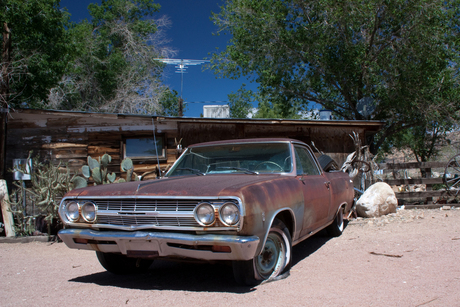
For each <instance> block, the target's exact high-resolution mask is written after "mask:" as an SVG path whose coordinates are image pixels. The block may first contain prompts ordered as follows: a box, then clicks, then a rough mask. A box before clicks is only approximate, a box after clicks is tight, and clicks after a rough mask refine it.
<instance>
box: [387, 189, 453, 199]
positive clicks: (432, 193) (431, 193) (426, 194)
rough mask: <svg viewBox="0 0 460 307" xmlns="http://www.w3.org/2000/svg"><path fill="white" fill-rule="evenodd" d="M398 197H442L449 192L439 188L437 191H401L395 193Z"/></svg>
mask: <svg viewBox="0 0 460 307" xmlns="http://www.w3.org/2000/svg"><path fill="white" fill-rule="evenodd" d="M395 194H396V198H402V199H405V198H427V197H440V196H447V195H448V193H447V191H446V190H437V191H423V192H399V193H395Z"/></svg>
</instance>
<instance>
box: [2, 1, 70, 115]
mask: <svg viewBox="0 0 460 307" xmlns="http://www.w3.org/2000/svg"><path fill="white" fill-rule="evenodd" d="M0 21H1V23H2V30H3V31H2V34H3V44H2V60H1V75H0V83H1V92H0V94H1V101H2V106H7V105H9V106H10V107H13V108H14V107H19V106H21V107H33V108H41V107H43V105H44V103H45V101H46V98H47V96H48V93H49V90H50V88H52V87H53V86H55V85H57V84H58V82H59V80H60V78H61V76H62V75H63V73H64V71H65V69H66V66H67V63H68V48H69V47H68V43H69V38H68V36H67V33H66V31H65V26H66V25H67V24H68V14H67V12H66V11H62V10H60V8H59V0H31V1H22V0H3V1H2V2H1V5H0Z"/></svg>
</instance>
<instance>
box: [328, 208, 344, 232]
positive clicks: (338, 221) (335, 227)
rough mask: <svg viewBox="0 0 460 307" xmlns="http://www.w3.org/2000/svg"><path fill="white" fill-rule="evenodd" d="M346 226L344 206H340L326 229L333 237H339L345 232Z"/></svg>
mask: <svg viewBox="0 0 460 307" xmlns="http://www.w3.org/2000/svg"><path fill="white" fill-rule="evenodd" d="M344 227H345V222H344V221H343V208H340V210H339V212H337V215H336V216H335V218H334V221H333V222H332V224H331V225H329V226H327V228H326V231H327V233H328V234H329V235H330V236H331V237H339V236H340V235H341V234H342V233H343V229H344Z"/></svg>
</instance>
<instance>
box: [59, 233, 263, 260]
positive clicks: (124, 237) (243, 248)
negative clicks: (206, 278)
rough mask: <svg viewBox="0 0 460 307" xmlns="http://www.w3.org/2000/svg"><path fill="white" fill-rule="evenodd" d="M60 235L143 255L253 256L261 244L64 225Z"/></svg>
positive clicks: (80, 245)
mask: <svg viewBox="0 0 460 307" xmlns="http://www.w3.org/2000/svg"><path fill="white" fill-rule="evenodd" d="M59 237H60V238H61V239H62V241H64V243H65V244H66V245H67V246H68V247H69V248H75V249H88V250H95V251H100V252H104V253H121V254H124V255H128V256H131V257H139V258H155V257H185V258H194V259H203V260H250V259H252V258H254V257H255V253H256V250H257V247H258V245H259V237H257V236H234V235H216V234H205V235H193V234H184V233H171V232H150V231H134V232H127V231H96V230H90V229H63V230H60V231H59ZM221 247H222V248H221ZM228 247H229V248H230V249H228Z"/></svg>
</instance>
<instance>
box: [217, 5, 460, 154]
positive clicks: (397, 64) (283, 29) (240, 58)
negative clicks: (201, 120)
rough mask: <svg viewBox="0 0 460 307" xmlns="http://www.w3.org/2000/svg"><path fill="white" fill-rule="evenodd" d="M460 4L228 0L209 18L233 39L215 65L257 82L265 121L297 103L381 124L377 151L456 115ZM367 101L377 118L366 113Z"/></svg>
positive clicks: (230, 74)
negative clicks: (395, 139) (362, 109)
mask: <svg viewBox="0 0 460 307" xmlns="http://www.w3.org/2000/svg"><path fill="white" fill-rule="evenodd" d="M459 2H460V1H458V0H448V1H441V0H423V1H403V0H395V1H386V2H381V1H375V0H371V1H367V2H366V3H364V2H362V1H345V2H343V1H335V0H314V1H280V0H238V1H227V2H226V4H225V5H224V6H223V7H222V8H221V12H220V13H218V14H214V15H213V20H214V22H215V24H216V25H217V26H218V27H219V28H220V32H223V33H228V34H230V35H231V39H230V41H229V44H228V45H227V48H226V50H225V51H223V52H221V53H219V54H214V55H213V58H212V62H211V67H212V68H213V69H214V70H215V71H216V73H218V74H220V75H222V76H225V77H229V78H238V77H240V76H248V77H249V78H250V79H252V80H253V81H256V82H258V83H259V84H260V86H259V91H260V94H261V95H262V96H263V97H269V98H270V100H269V101H270V103H267V102H263V103H262V105H261V108H262V109H263V110H264V111H263V112H266V113H268V116H272V114H271V113H273V112H275V115H276V114H283V115H284V114H289V111H286V110H288V109H292V108H294V109H295V108H296V106H298V103H301V104H302V105H303V107H304V108H307V107H308V106H311V105H321V106H322V107H323V108H325V109H330V110H332V111H333V112H334V115H335V116H336V117H337V118H341V119H346V120H368V119H374V120H382V121H385V127H384V129H383V130H382V132H381V133H380V134H379V136H378V137H377V138H376V139H375V140H374V144H373V147H372V151H373V152H374V153H375V152H376V151H377V149H378V148H379V147H380V146H382V144H384V142H388V141H391V137H392V136H395V135H397V134H398V133H401V132H403V131H405V130H406V129H409V128H411V127H416V126H418V125H419V124H420V123H421V122H422V123H429V122H437V123H441V120H443V119H446V118H447V119H452V120H456V119H457V118H458V111H459V109H460V99H459V94H460V91H458V81H459V80H458V66H457V64H458V50H457V48H458V47H457V45H458V38H459V37H460V35H459V30H460V27H459V20H460V19H459V18H458V17H459V15H460V14H459V12H460V5H459V4H460V3H459ZM363 100H369V101H372V102H373V103H372V104H373V105H374V106H375V111H374V112H373V113H372V114H370V115H368V114H364V113H362V112H360V108H359V107H360V102H362V101H363ZM259 103H260V101H259ZM277 108H278V109H279V110H280V111H281V112H280V111H278V110H277ZM273 110H274V111H273ZM296 113H297V112H292V111H291V112H290V114H296ZM264 116H265V115H264Z"/></svg>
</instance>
